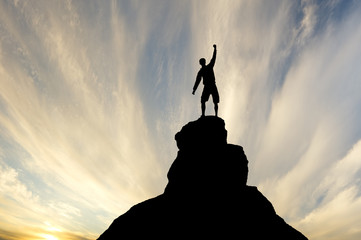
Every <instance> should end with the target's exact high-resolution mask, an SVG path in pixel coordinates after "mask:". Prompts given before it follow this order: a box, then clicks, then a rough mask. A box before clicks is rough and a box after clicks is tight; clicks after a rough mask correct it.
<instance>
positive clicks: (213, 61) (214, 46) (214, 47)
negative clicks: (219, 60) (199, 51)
mask: <svg viewBox="0 0 361 240" xmlns="http://www.w3.org/2000/svg"><path fill="white" fill-rule="evenodd" d="M216 55H217V46H216V44H214V45H213V56H212V59H211V61H210V62H209V65H211V66H212V67H213V66H214V64H215V63H216Z"/></svg>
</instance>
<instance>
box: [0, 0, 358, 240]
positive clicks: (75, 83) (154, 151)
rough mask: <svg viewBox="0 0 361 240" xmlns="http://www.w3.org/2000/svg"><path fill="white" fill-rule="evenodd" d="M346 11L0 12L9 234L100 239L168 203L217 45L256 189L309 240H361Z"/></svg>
mask: <svg viewBox="0 0 361 240" xmlns="http://www.w3.org/2000/svg"><path fill="white" fill-rule="evenodd" d="M349 4H351V3H349ZM352 4H354V5H347V4H346V3H343V2H342V1H332V2H328V4H325V3H322V2H317V1H293V2H291V1H263V2H260V1H237V2H234V1H201V2H198V1H174V2H166V3H165V2H163V1H159V2H154V1H152V2H151V3H150V2H136V1H109V2H105V3H103V2H102V3H99V2H96V1H94V2H91V1H76V2H71V1H66V2H51V1H36V2H31V3H29V2H22V1H18V2H2V3H1V7H0V36H1V37H0V85H1V90H0V133H1V138H0V146H1V149H0V150H1V164H0V166H1V168H0V171H1V175H0V176H1V177H0V179H1V180H0V186H1V189H0V192H1V196H0V201H1V204H2V207H1V208H2V209H3V208H4V209H6V211H1V214H0V219H1V221H2V223H4V224H5V223H6V227H5V225H3V224H1V226H2V228H4V229H3V230H4V231H3V232H1V233H0V234H2V235H6V234H7V233H5V232H8V235H9V236H10V235H11V234H10V232H12V233H14V234H15V233H16V231H17V228H16V227H15V226H14V225H16V224H22V225H24V226H26V227H27V228H29V232H31V233H32V234H36V232H38V233H39V231H40V230H41V231H42V232H41V234H50V235H52V234H54V235H53V236H55V237H59V236H60V235H59V234H68V233H69V234H75V235H76V236H77V237H75V235H74V236H71V237H70V235H67V237H69V238H80V237H79V236H84V237H87V238H94V237H96V235H97V234H99V233H101V232H102V231H103V230H104V229H105V228H106V227H107V226H108V225H109V224H110V222H111V221H112V220H113V219H114V218H115V217H116V216H117V215H119V214H121V213H122V212H124V211H126V210H127V209H128V208H129V207H130V206H131V205H133V204H135V203H137V202H139V201H141V200H144V199H146V198H148V197H151V196H154V195H156V194H159V193H161V191H162V190H163V188H164V186H165V184H166V177H165V176H166V172H167V169H168V167H169V165H170V164H171V162H172V160H173V159H174V157H175V155H176V150H177V149H176V146H175V144H174V141H173V140H172V139H173V137H174V134H175V132H176V131H178V130H179V129H180V127H181V126H182V125H183V124H185V123H186V122H188V121H190V120H193V119H195V118H197V117H198V116H199V114H200V106H199V105H200V104H199V93H198V95H197V96H195V97H194V96H192V95H191V88H192V86H193V83H194V80H195V74H196V72H197V71H198V59H199V58H200V57H205V58H206V59H207V60H209V59H210V57H211V54H212V44H214V43H216V44H217V45H218V56H217V63H216V66H215V73H216V79H217V85H218V88H219V90H220V95H221V103H220V115H221V116H222V117H223V118H224V119H225V121H226V128H227V129H228V133H229V137H228V140H229V142H232V143H236V144H241V145H243V146H244V147H245V150H246V153H247V156H248V158H249V160H250V176H249V177H250V179H249V183H250V184H255V185H258V186H259V187H260V189H261V190H262V192H263V193H264V194H265V195H266V196H267V197H269V199H270V200H271V201H272V203H273V204H274V206H275V208H276V210H277V212H279V213H280V215H281V216H283V217H285V218H286V219H287V220H288V221H290V222H291V223H292V224H293V225H294V226H296V227H299V229H300V230H301V231H305V233H306V235H308V236H309V237H310V238H312V239H330V236H331V235H332V236H333V237H335V238H338V239H342V237H344V238H347V237H350V239H351V238H352V237H354V238H355V239H356V238H357V237H359V236H360V235H359V232H360V230H359V229H361V226H359V225H358V222H359V218H358V216H356V213H357V212H358V211H357V210H358V208H359V206H360V205H359V202H360V200H359V196H358V190H359V168H360V166H359V164H358V162H360V161H359V159H358V155H359V154H358V152H359V149H360V146H359V139H360V137H361V136H360V134H361V128H360V127H359V126H358V125H359V124H358V123H359V122H360V117H361V114H360V111H359V107H358V106H359V105H360V102H361V97H359V93H358V89H359V88H360V81H359V76H360V70H359V67H358V65H357V64H358V63H359V62H360V60H361V59H360V57H359V56H361V48H360V47H359V42H360V40H361V39H360V38H361V29H360V25H359V24H358V23H359V22H360V20H361V19H360V17H359V14H357V13H358V11H359V10H360V6H359V5H358V4H357V3H352ZM346 5H347V6H346ZM212 111H213V108H212V103H211V102H209V103H208V104H207V113H211V112H212ZM24 203H26V204H24ZM336 206H340V208H337V207H336ZM346 216H347V219H349V221H348V222H347V224H351V223H353V224H354V226H355V228H354V229H349V228H347V226H346V225H345V221H344V219H345V218H346ZM331 218H332V219H335V220H332V221H331V220H330V219H331ZM49 219H51V220H52V222H51V223H49ZM341 221H342V222H341ZM46 223H48V224H46ZM49 224H50V225H51V226H53V228H51V229H60V230H61V232H54V231H53V232H52V231H50V230H49V226H48V225H49ZM3 226H4V227H3ZM330 226H332V229H334V230H335V231H334V232H331V231H328V230H327V229H329V227H330ZM6 228H8V229H6ZM31 229H32V230H31ZM5 230H6V231H5ZM8 230H9V231H8ZM39 234H40V233H39ZM2 235H0V236H2ZM32 236H34V235H32ZM64 236H65V235H64ZM38 237H39V236H38ZM29 238H30V237H29ZM59 238H60V237H59Z"/></svg>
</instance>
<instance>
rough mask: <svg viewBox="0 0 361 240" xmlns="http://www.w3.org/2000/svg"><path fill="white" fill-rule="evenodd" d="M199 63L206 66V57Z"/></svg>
mask: <svg viewBox="0 0 361 240" xmlns="http://www.w3.org/2000/svg"><path fill="white" fill-rule="evenodd" d="M199 64H200V65H202V67H204V66H205V65H206V59H204V58H201V59H199Z"/></svg>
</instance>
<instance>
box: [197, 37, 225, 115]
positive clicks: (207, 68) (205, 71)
mask: <svg viewBox="0 0 361 240" xmlns="http://www.w3.org/2000/svg"><path fill="white" fill-rule="evenodd" d="M213 48H214V50H213V56H212V59H211V61H210V62H209V64H208V65H206V60H205V59H204V58H201V59H199V64H200V65H201V66H202V68H201V69H200V70H199V72H198V74H197V78H196V82H195V83H194V87H193V92H192V94H193V95H194V93H195V92H196V90H197V87H198V85H199V83H200V81H201V78H202V77H203V85H204V88H203V92H202V96H201V108H202V117H204V116H205V111H206V102H207V101H208V99H209V95H212V99H213V103H214V111H215V113H216V116H218V103H219V94H218V90H217V86H216V78H215V76H214V72H213V67H214V64H215V62H216V54H217V46H216V44H214V45H213Z"/></svg>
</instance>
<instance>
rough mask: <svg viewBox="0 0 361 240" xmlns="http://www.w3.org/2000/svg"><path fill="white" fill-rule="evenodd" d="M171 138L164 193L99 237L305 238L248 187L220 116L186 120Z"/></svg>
mask: <svg viewBox="0 0 361 240" xmlns="http://www.w3.org/2000/svg"><path fill="white" fill-rule="evenodd" d="M175 140H176V142H177V146H178V148H179V151H178V155H177V158H176V159H175V160H174V162H173V164H172V166H171V167H170V169H169V172H168V175H167V177H168V180H169V182H168V184H167V186H166V188H165V191H164V193H163V194H161V195H159V196H157V197H155V198H152V199H149V200H146V201H144V202H142V203H139V204H137V205H135V206H133V207H132V208H130V209H129V210H128V211H127V212H126V213H124V214H123V215H121V216H120V217H118V218H117V219H115V220H114V222H113V223H112V224H111V225H110V227H109V228H108V229H107V230H106V231H105V232H104V233H103V234H102V235H101V236H100V237H99V238H98V239H99V240H108V239H144V238H147V239H252V240H253V239H278V240H282V239H285V240H286V239H287V240H293V239H294V240H303V239H307V238H306V237H305V236H304V235H303V234H302V233H300V232H299V231H297V230H296V229H294V228H293V227H291V226H290V225H288V224H287V223H286V222H285V221H284V220H283V219H282V218H281V217H280V216H278V215H277V214H276V212H275V209H274V208H273V206H272V204H271V203H270V202H269V201H268V200H267V198H266V197H264V196H263V195H262V193H260V192H259V191H258V190H257V188H256V187H253V186H247V176H248V160H247V157H246V155H245V153H244V151H243V148H242V147H241V146H237V145H233V144H228V143H227V131H226V129H225V123H224V121H223V120H222V119H221V118H218V117H211V116H207V117H202V118H200V119H198V120H196V121H193V122H190V123H188V124H186V125H185V126H184V127H183V128H182V129H181V131H180V132H178V133H177V134H176V135H175Z"/></svg>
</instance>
